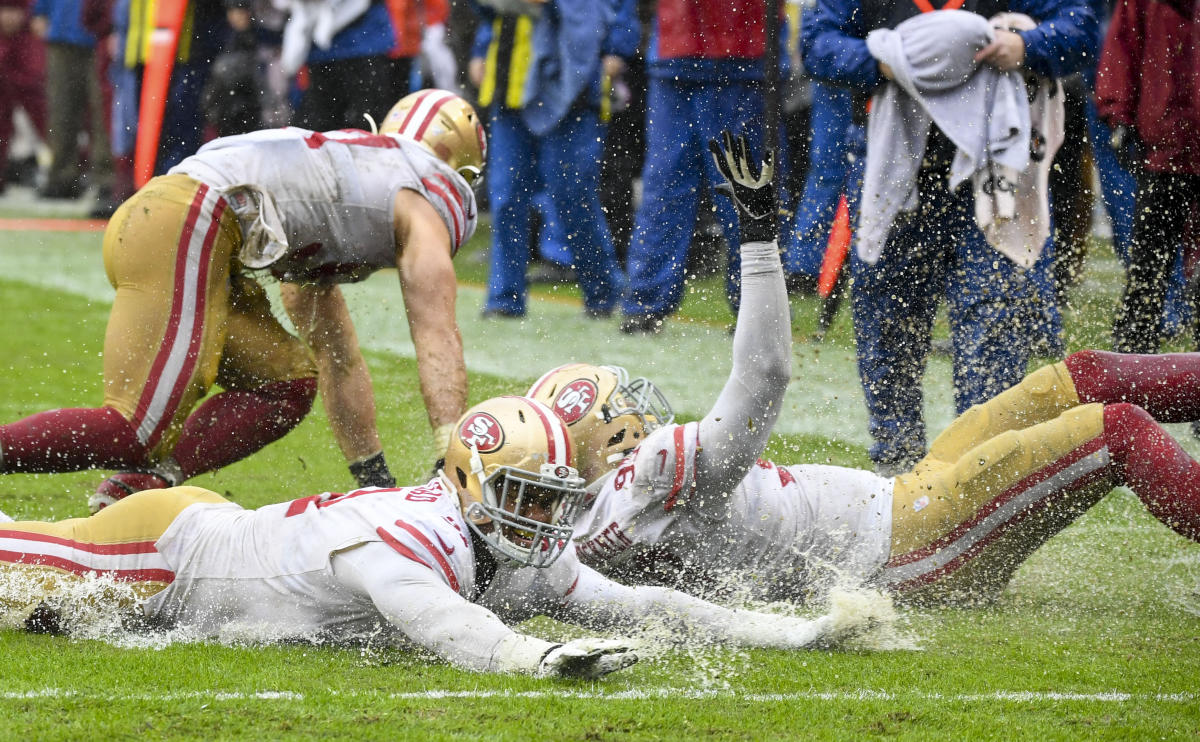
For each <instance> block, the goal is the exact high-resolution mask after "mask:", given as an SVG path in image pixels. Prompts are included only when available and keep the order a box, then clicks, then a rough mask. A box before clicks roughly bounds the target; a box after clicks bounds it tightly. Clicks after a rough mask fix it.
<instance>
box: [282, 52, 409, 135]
mask: <svg viewBox="0 0 1200 742" xmlns="http://www.w3.org/2000/svg"><path fill="white" fill-rule="evenodd" d="M308 79H309V85H308V91H307V92H305V94H304V103H303V105H302V108H301V110H302V112H303V115H302V117H301V120H302V125H303V126H304V127H306V128H308V129H312V130H314V131H332V130H334V129H347V128H353V129H364V128H366V127H367V126H368V124H367V120H366V119H365V118H364V117H363V114H364V113H369V114H371V117H372V118H374V119H375V120H376V121H380V120H382V119H383V116H384V114H386V113H387V112H388V109H390V108H391V107H392V105H393V104H395V102H396V101H398V100H399V99H400V98H401V97H402V95H403V93H404V92H406V91H407V87H403V88H398V87H397V84H396V80H395V71H394V69H393V66H392V60H390V59H388V58H387V56H385V55H382V54H380V55H377V56H372V57H355V58H353V59H339V60H336V61H333V62H322V63H320V64H312V65H309V67H308Z"/></svg>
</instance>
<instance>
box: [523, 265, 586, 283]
mask: <svg viewBox="0 0 1200 742" xmlns="http://www.w3.org/2000/svg"><path fill="white" fill-rule="evenodd" d="M525 280H526V281H527V282H529V283H554V284H557V283H575V271H573V270H571V268H570V267H568V266H565V265H562V264H560V263H551V262H544V263H539V264H537V265H535V266H534V267H533V268H531V269H530V270H529V273H527V274H526V275H525Z"/></svg>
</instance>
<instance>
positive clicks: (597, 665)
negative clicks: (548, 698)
mask: <svg viewBox="0 0 1200 742" xmlns="http://www.w3.org/2000/svg"><path fill="white" fill-rule="evenodd" d="M637 661H638V656H637V652H636V648H635V647H634V645H633V642H631V641H629V640H628V639H594V638H589V639H575V640H572V641H569V642H567V643H566V644H560V645H559V646H557V647H555V648H554V649H551V650H550V651H549V652H547V653H546V656H545V657H543V658H542V663H541V665H540V666H539V667H538V672H537V674H538V675H539V676H540V677H559V678H589V679H594V678H600V677H603V676H605V675H607V674H609V673H610V672H616V671H617V670H622V669H624V668H626V667H629V666H630V665H632V664H633V663H635V662H637Z"/></svg>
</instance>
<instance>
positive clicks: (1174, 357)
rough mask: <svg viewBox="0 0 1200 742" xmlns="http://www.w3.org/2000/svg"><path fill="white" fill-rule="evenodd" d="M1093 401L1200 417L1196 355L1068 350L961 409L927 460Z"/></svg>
mask: <svg viewBox="0 0 1200 742" xmlns="http://www.w3.org/2000/svg"><path fill="white" fill-rule="evenodd" d="M1092 402H1100V403H1103V404H1113V403H1117V402H1129V403H1132V404H1136V405H1138V406H1139V407H1142V408H1144V409H1145V410H1146V411H1147V412H1148V413H1150V415H1151V417H1153V418H1154V419H1155V420H1158V421H1160V422H1190V421H1193V420H1200V353H1164V354H1161V355H1140V354H1126V353H1110V352H1108V351H1102V350H1082V351H1078V352H1076V353H1072V354H1071V355H1069V356H1067V357H1066V358H1065V359H1064V360H1063V361H1061V362H1059V363H1054V364H1051V365H1048V366H1043V367H1042V368H1040V369H1038V370H1036V371H1034V372H1033V373H1031V374H1029V375H1028V376H1026V377H1025V378H1024V379H1023V380H1022V381H1021V383H1020V384H1017V385H1016V386H1014V387H1010V388H1009V389H1006V390H1004V391H1003V392H1001V393H1000V394H997V395H996V396H994V397H992V398H991V399H989V400H988V401H987V402H985V403H983V404H981V405H975V406H974V407H972V408H971V409H969V410H967V411H966V412H964V413H963V414H962V415H960V416H959V417H958V418H957V419H955V420H954V422H952V423H951V424H950V425H949V427H947V428H946V429H945V430H944V431H943V432H942V433H941V434H940V435H939V436H938V437H937V438H936V439H935V440H934V442H933V444H932V445H931V446H930V448H929V456H928V458H930V459H935V460H938V461H942V462H953V461H955V460H956V459H958V458H959V457H960V456H962V455H963V454H964V453H965V452H966V451H968V450H970V449H972V448H974V447H975V446H977V445H979V444H980V443H983V442H984V441H986V440H988V439H989V438H992V437H993V436H996V435H999V434H1000V433H1003V432H1004V431H1006V430H1020V429H1022V428H1027V427H1030V426H1031V425H1036V424H1038V423H1042V422H1046V421H1047V420H1052V419H1054V418H1055V417H1058V416H1059V415H1061V414H1062V413H1063V412H1066V411H1067V410H1069V409H1071V408H1072V407H1076V406H1078V405H1080V404H1088V403H1092ZM920 466H921V464H918V468H919V467H920Z"/></svg>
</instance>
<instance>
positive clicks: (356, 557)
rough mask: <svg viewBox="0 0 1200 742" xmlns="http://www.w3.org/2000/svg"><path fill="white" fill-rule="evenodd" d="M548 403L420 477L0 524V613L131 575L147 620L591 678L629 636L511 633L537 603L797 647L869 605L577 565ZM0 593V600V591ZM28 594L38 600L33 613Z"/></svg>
mask: <svg viewBox="0 0 1200 742" xmlns="http://www.w3.org/2000/svg"><path fill="white" fill-rule="evenodd" d="M570 462H571V446H570V438H569V436H568V435H567V430H566V426H565V425H564V424H563V423H562V421H560V420H559V419H558V418H556V417H555V416H554V413H552V412H551V411H550V410H549V409H548V408H547V407H545V405H543V404H541V403H540V402H536V401H533V400H529V399H526V398H523V397H498V398H496V399H492V400H489V401H487V402H484V403H482V404H479V405H476V406H475V407H473V408H472V409H471V410H469V411H468V412H467V414H466V415H465V416H464V417H463V418H462V420H460V421H459V423H458V426H457V428H456V431H455V434H454V435H453V436H452V438H451V443H450V445H449V447H448V448H447V451H446V467H445V469H444V472H446V473H439V476H437V477H435V478H434V479H433V480H431V481H430V482H428V483H426V484H424V485H421V486H419V487H404V488H399V489H396V488H367V489H361V490H354V491H351V492H347V493H344V494H342V493H325V494H322V495H314V496H311V497H304V498H301V499H298V500H293V501H291V502H283V503H279V504H276V505H268V506H266V507H262V508H259V509H257V510H252V511H247V510H244V509H242V508H241V507H240V506H238V505H236V504H234V503H232V502H229V501H227V500H225V499H224V498H223V497H221V496H219V495H217V494H215V493H213V492H209V491H207V490H203V489H199V488H196V487H175V488H170V489H162V490H151V491H146V492H140V493H137V494H135V495H132V496H130V497H128V498H125V499H123V500H121V501H120V502H118V503H116V504H115V505H112V506H110V507H107V508H105V509H104V510H102V511H101V512H100V513H98V514H96V515H93V516H91V517H90V518H77V519H74V520H66V521H61V522H58V523H45V522H40V521H24V522H15V523H6V524H3V525H0V571H2V572H4V573H6V574H5V575H4V577H5V580H4V584H6V585H12V584H14V580H13V579H12V578H13V577H14V576H17V579H16V580H15V584H19V585H21V586H33V590H34V592H33V597H32V598H30V599H28V600H27V601H25V602H24V606H23V607H21V608H16V607H14V605H13V604H14V603H16V602H17V601H15V599H14V598H13V597H12V596H8V607H9V612H10V614H11V613H12V612H15V611H18V610H19V611H20V612H18V613H17V615H16V616H15V617H14V616H13V615H9V616H7V617H6V619H7V620H6V621H5V623H7V624H9V625H11V624H12V623H13V620H14V618H15V620H16V621H21V620H26V619H25V615H33V616H34V617H35V618H34V619H33V620H34V621H35V622H38V623H40V624H45V623H49V622H50V619H52V618H53V617H54V615H55V612H54V610H55V609H53V608H49V607H47V605H50V606H53V605H54V601H55V599H56V598H55V597H54V596H56V595H57V596H59V597H58V598H57V599H58V600H60V601H61V600H62V597H61V596H62V595H64V594H67V595H69V594H70V593H69V592H67V589H69V587H70V586H71V585H72V584H74V583H77V582H78V581H79V580H82V579H85V576H86V575H89V573H93V574H99V575H101V576H106V577H109V578H111V579H112V580H115V581H118V582H127V583H131V587H132V592H135V593H137V594H139V595H140V596H142V597H143V598H144V600H143V601H141V602H139V603H137V604H135V605H134V606H132V608H134V609H135V610H137V609H140V611H142V612H144V614H145V616H146V618H148V619H149V621H150V622H151V623H152V624H153V625H162V626H172V627H182V628H186V629H189V630H191V631H194V632H196V633H198V634H200V635H204V636H216V635H219V634H221V633H222V631H223V630H226V629H230V628H236V629H237V632H238V635H239V636H242V637H246V636H256V637H257V638H260V639H263V640H279V639H294V638H301V639H310V640H311V639H314V638H317V639H326V640H348V639H353V638H369V639H370V640H371V641H372V642H378V641H383V640H386V639H388V638H395V639H397V640H405V639H406V640H408V641H410V642H413V643H415V644H416V645H418V646H420V647H423V648H425V649H427V650H429V651H431V652H434V653H436V654H437V655H439V656H441V657H443V658H445V659H446V660H448V661H450V662H452V663H454V664H456V665H459V666H462V667H466V668H470V669H474V670H491V671H500V672H529V673H536V674H542V675H585V676H599V675H603V674H606V673H608V672H611V671H613V670H617V669H620V668H621V667H624V666H626V665H629V664H632V663H633V662H634V661H636V659H637V655H636V654H635V648H634V645H633V643H631V642H630V641H628V640H601V639H579V640H575V641H571V642H567V643H566V644H558V643H553V642H547V641H543V640H541V639H537V638H535V637H532V636H527V635H524V634H520V633H517V632H514V631H513V630H512V629H510V628H509V627H508V626H507V625H505V623H503V622H502V620H501V618H500V617H499V616H503V617H504V619H506V620H508V621H510V622H515V621H521V620H524V619H526V618H530V617H532V616H534V615H538V614H545V615H550V616H553V617H555V618H559V619H562V620H565V621H570V622H573V623H577V624H580V625H582V626H587V627H591V628H600V629H607V628H616V627H620V628H628V627H631V626H633V625H635V624H637V623H639V622H641V621H650V622H653V624H654V625H656V626H658V627H662V626H666V627H668V628H674V629H675V632H674V633H675V635H676V636H680V637H689V638H693V639H702V638H707V639H711V640H714V641H720V642H729V643H736V644H741V645H747V646H758V647H775V648H786V649H799V648H803V647H809V646H813V645H816V644H825V643H831V642H834V641H836V640H837V639H839V638H840V637H842V636H845V635H846V634H848V633H849V632H853V631H855V630H857V629H858V628H861V625H862V622H864V621H867V620H868V618H867V617H865V616H846V617H840V616H836V615H832V614H831V615H828V616H822V617H820V618H817V619H815V620H811V621H809V620H805V619H801V618H794V617H790V616H782V615H770V614H759V613H752V612H749V611H731V610H728V609H725V608H721V607H719V606H716V605H712V604H709V603H706V602H704V601H702V600H700V599H698V598H693V597H690V596H688V595H685V594H683V593H680V592H676V591H674V590H670V589H666V588H659V587H626V586H623V585H619V584H617V583H615V582H612V581H611V580H609V579H607V578H605V577H603V576H601V575H600V574H599V573H597V572H595V571H594V570H592V569H590V568H588V567H585V566H583V565H581V564H580V563H579V561H578V559H577V558H576V556H575V551H574V547H573V546H572V545H571V544H570V541H569V538H570V532H571V531H570V525H569V523H570V520H571V518H572V517H573V516H574V514H575V513H576V511H577V510H578V506H579V502H580V499H581V498H582V496H583V490H582V487H583V480H582V478H580V477H579V476H578V473H577V472H576V470H575V469H573V468H572V467H571V466H570ZM0 605H3V603H2V602H0ZM33 606H38V608H36V609H34V610H33V611H32V614H30V610H31V608H33Z"/></svg>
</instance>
